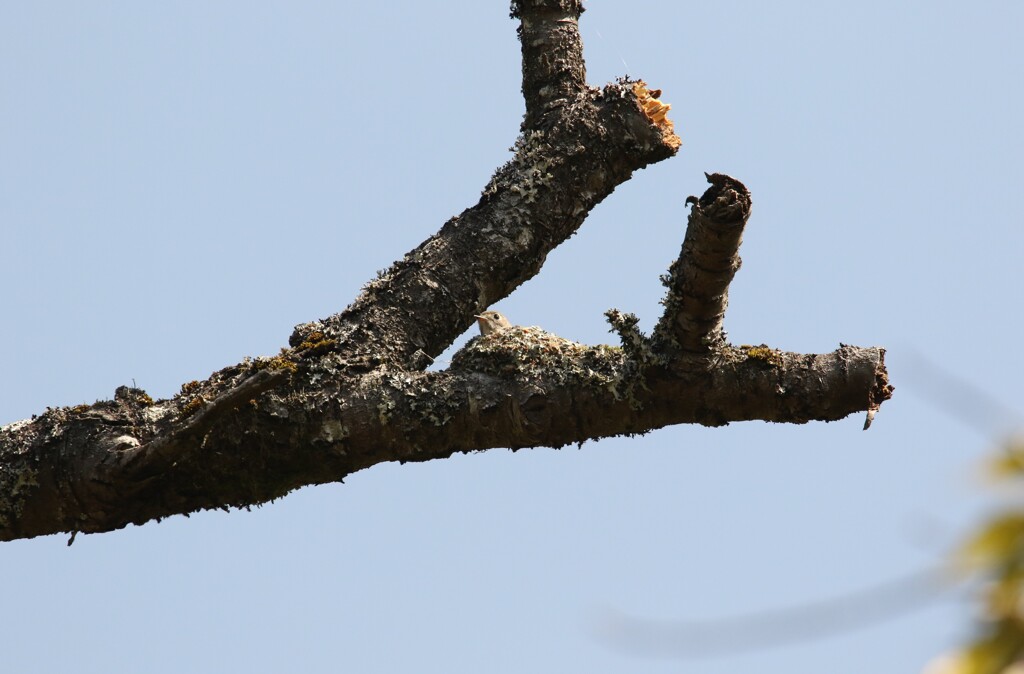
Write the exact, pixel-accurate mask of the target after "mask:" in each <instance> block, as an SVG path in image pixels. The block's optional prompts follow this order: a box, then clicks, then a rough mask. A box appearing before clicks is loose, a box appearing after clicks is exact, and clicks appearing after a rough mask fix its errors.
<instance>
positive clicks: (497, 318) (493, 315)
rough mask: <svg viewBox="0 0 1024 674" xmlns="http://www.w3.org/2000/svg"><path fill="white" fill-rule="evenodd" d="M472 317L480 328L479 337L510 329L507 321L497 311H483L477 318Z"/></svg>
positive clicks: (510, 325)
mask: <svg viewBox="0 0 1024 674" xmlns="http://www.w3.org/2000/svg"><path fill="white" fill-rule="evenodd" d="M474 316H475V318H476V322H477V325H479V326H480V334H481V335H489V334H491V333H492V332H497V331H498V330H504V329H505V328H511V327H512V324H511V323H510V322H509V320H508V319H507V318H505V317H504V316H502V315H501V314H499V313H498V312H497V311H485V312H484V313H482V314H480V315H479V316H476V315H474Z"/></svg>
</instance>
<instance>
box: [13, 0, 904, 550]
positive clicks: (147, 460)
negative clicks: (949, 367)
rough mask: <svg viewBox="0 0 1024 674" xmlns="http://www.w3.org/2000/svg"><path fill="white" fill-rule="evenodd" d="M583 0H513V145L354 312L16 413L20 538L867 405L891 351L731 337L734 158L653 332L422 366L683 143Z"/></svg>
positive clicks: (738, 217) (877, 400) (743, 197)
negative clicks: (583, 17) (167, 392)
mask: <svg viewBox="0 0 1024 674" xmlns="http://www.w3.org/2000/svg"><path fill="white" fill-rule="evenodd" d="M582 11H583V10H582V6H581V4H580V2H578V1H577V0H519V1H516V2H513V3H512V15H513V17H514V18H517V19H519V21H520V27H519V33H520V39H521V42H522V49H523V94H524V98H525V99H526V115H525V117H524V121H523V127H522V134H521V136H520V138H519V140H518V141H517V142H516V145H515V148H514V150H515V154H514V157H513V159H512V160H511V161H510V162H509V163H507V164H506V165H505V166H503V167H501V168H499V169H498V170H497V172H496V173H495V174H494V176H493V177H492V178H491V180H490V181H489V183H488V184H487V186H486V187H485V188H484V190H483V194H482V195H481V197H480V200H479V202H478V203H477V204H476V205H474V206H472V207H470V208H468V209H466V210H465V211H463V212H462V213H461V214H460V215H458V216H456V217H454V218H452V219H451V220H449V221H448V222H447V223H445V224H444V226H442V227H441V229H440V231H439V232H438V233H437V234H435V235H434V236H432V237H430V238H429V239H427V240H426V241H425V242H423V243H422V244H421V245H419V246H418V247H417V248H415V249H414V250H412V251H411V252H409V253H408V254H407V255H405V257H404V258H403V259H402V260H399V261H397V262H396V263H395V264H394V265H393V266H392V267H391V268H390V269H389V270H387V271H386V272H384V273H383V274H381V275H380V276H379V277H378V278H376V279H374V280H372V281H370V282H369V283H368V284H367V285H366V286H364V288H363V290H362V292H361V293H360V294H359V296H358V297H357V298H356V299H355V301H354V302H353V303H352V304H351V305H350V306H349V307H348V308H346V309H345V310H344V311H342V312H341V313H339V314H336V315H334V316H330V317H328V318H325V319H323V320H319V321H314V322H311V323H306V324H303V325H300V326H298V327H296V328H295V331H294V332H293V333H292V335H291V338H290V339H289V347H288V348H286V349H282V351H281V354H280V355H278V356H277V357H274V358H259V359H246V360H244V361H243V362H242V363H239V364H238V365H234V366H231V367H227V368H225V369H223V370H221V371H220V372H217V373H215V374H214V375H212V376H211V377H210V378H209V379H207V380H205V381H202V382H188V383H186V384H184V385H183V386H182V390H181V392H180V393H179V394H178V395H176V396H175V397H174V398H171V399H169V400H159V401H154V400H152V399H151V398H150V397H149V396H148V395H147V394H146V393H145V392H144V391H141V390H139V389H133V388H127V387H122V388H120V389H118V390H117V391H116V393H115V396H114V399H113V400H110V401H103V402H98V403H96V404H95V405H89V406H86V405H82V406H78V407H73V408H59V409H47V410H46V412H44V413H43V414H40V415H38V416H34V417H33V418H32V419H28V420H25V421H21V422H17V423H14V424H10V425H8V426H5V427H3V428H2V429H0V540H11V539H16V538H28V537H33V536H39V535H43V534H51V533H57V532H71V533H72V534H74V533H77V532H101V531H110V530H114V529H118V528H120V527H124V526H125V525H127V524H130V523H134V524H141V523H143V522H147V521H150V520H153V519H157V520H159V519H160V518H162V517H167V516H170V515H175V514H186V515H187V514H188V513H190V512H194V511H196V510H200V509H205V508H227V507H248V506H251V505H256V504H260V503H264V502H266V501H269V500H272V499H274V498H277V497H280V496H283V495H284V494H286V493H288V492H289V491H291V490H293V489H296V488H298V487H301V486H304V485H311V484H320V483H326V482H336V481H341V480H342V479H343V478H344V477H345V476H347V475H349V474H351V473H353V472H355V471H357V470H361V469H363V468H367V467H369V466H372V465H375V464H377V463H381V462H384V461H402V462H404V461H423V460H428V459H436V458H443V457H447V456H450V455H452V454H453V453H456V452H470V451H477V450H484V449H489V448H494V447H512V448H517V447H533V446H561V445H564V444H567V443H582V442H584V441H585V440H588V439H595V438H602V437H609V436H614V435H623V434H634V433H643V432H646V431H649V430H652V429H655V428H660V427H663V426H667V425H671V424H680V423H699V424H704V425H722V424H726V423H729V422H731V421H741V420H752V419H761V420H766V421H776V422H788V423H805V422H807V421H811V420H824V421H830V420H834V419H840V418H842V417H845V416H847V415H849V414H851V413H855V412H859V411H867V412H868V413H869V418H870V415H873V414H874V412H875V411H876V410H877V409H878V407H879V405H880V404H881V403H882V402H883V401H884V400H886V399H888V397H889V396H890V395H891V391H892V387H890V386H889V385H888V380H887V374H886V370H885V364H884V354H885V351H884V349H880V348H859V347H852V346H841V347H840V348H839V349H838V350H837V351H835V352H833V353H829V354H823V355H801V354H793V353H783V352H780V351H777V350H774V349H771V348H769V347H767V346H763V345H762V346H740V347H737V346H732V345H730V344H728V342H727V340H726V338H725V334H724V332H723V331H722V329H721V326H722V318H723V316H724V313H725V309H726V305H727V291H728V285H729V282H730V281H731V280H732V277H733V275H734V274H735V272H736V270H737V269H739V257H738V254H737V252H738V249H739V245H740V241H741V237H742V231H743V226H744V225H745V223H746V221H747V218H748V216H749V213H750V195H749V193H748V192H747V190H746V188H744V187H743V185H742V184H741V183H739V181H736V180H735V179H732V178H729V177H727V176H722V175H712V176H709V181H710V182H711V187H710V188H709V189H708V191H707V192H706V193H705V194H704V196H703V197H701V198H700V199H699V200H696V199H693V201H694V202H695V203H694V205H693V208H692V211H691V215H690V221H689V226H688V228H687V234H686V238H685V241H684V244H683V248H682V251H681V253H680V256H679V259H678V260H676V262H675V263H673V265H672V267H671V269H670V270H669V274H668V275H667V276H665V278H664V281H665V284H666V286H667V288H668V292H667V295H666V298H665V301H664V303H665V308H666V310H665V314H664V316H662V318H661V320H660V321H659V323H658V326H657V328H656V329H655V331H654V334H653V335H652V336H651V337H647V336H645V335H643V334H641V333H640V332H639V331H638V330H637V329H636V325H637V320H636V317H634V316H632V315H629V314H623V313H621V312H618V311H616V310H611V311H609V312H608V318H609V321H610V323H611V325H612V327H613V329H614V330H615V331H616V332H618V334H619V336H620V338H621V342H622V344H621V346H616V347H612V346H586V345H582V344H578V343H575V342H570V341H568V340H565V339H562V338H560V337H557V336H555V335H551V334H548V333H546V332H543V331H541V330H539V329H535V328H511V329H508V330H503V331H500V332H497V333H495V334H492V335H488V336H487V337H479V338H476V339H474V340H471V342H470V343H469V344H467V345H466V347H465V348H464V349H463V350H461V351H460V352H459V353H458V354H456V356H455V357H454V358H453V361H452V365H451V367H450V368H449V369H448V370H447V371H444V372H424V371H423V370H425V368H426V366H427V364H428V363H429V362H430V361H431V360H432V358H434V357H435V356H437V355H438V354H440V353H441V352H442V351H443V350H444V349H445V348H447V347H448V345H450V344H451V343H452V342H453V341H454V339H455V338H456V337H458V336H459V335H460V334H462V333H463V332H464V331H465V330H466V328H467V327H469V326H470V325H471V323H472V321H473V317H474V315H475V314H479V313H481V312H482V311H483V310H484V309H485V308H486V307H488V306H489V305H491V304H493V303H494V302H496V301H498V300H500V299H501V298H503V297H505V296H507V295H508V294H510V293H511V292H512V291H513V290H514V289H515V288H516V287H518V286H519V285H521V284H522V283H523V282H524V281H526V280H528V279H529V278H531V277H532V276H534V275H535V274H536V273H537V272H538V271H539V270H540V268H541V266H542V265H543V263H544V260H545V258H546V256H547V253H548V252H549V251H550V250H552V249H553V248H554V247H555V246H557V245H559V244H560V243H561V242H563V241H565V240H566V239H567V238H568V237H569V236H571V235H572V234H573V232H575V231H576V229H577V228H579V227H580V226H581V225H582V223H583V221H584V219H585V218H586V216H587V214H588V213H589V212H590V210H591V209H592V208H593V207H594V206H595V205H596V204H598V203H599V202H600V201H601V200H602V199H604V198H605V197H606V196H608V195H609V194H610V193H611V192H612V191H613V190H614V189H615V187H616V186H618V185H619V184H621V183H623V182H624V181H626V180H628V179H629V178H630V177H631V176H632V174H633V172H634V171H636V170H637V169H640V168H643V167H645V166H647V165H649V164H651V163H653V162H657V161H661V160H663V159H666V158H668V157H671V156H672V155H674V154H675V152H676V151H677V150H678V148H679V145H680V141H679V138H678V137H677V136H676V135H675V133H674V132H673V126H672V122H671V121H670V120H669V119H668V117H667V112H668V109H669V106H667V105H665V104H664V103H662V102H661V101H660V100H659V98H660V92H659V91H652V90H649V89H648V88H647V87H646V86H645V85H644V84H643V83H642V82H636V81H629V80H622V81H619V82H617V83H614V84H610V85H608V86H605V87H604V88H603V89H597V88H592V87H588V86H587V85H586V83H585V67H584V63H583V57H582V43H581V41H580V36H579V31H578V25H577V22H578V19H579V15H580V13H581V12H582Z"/></svg>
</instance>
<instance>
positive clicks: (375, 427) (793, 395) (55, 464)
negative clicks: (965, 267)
mask: <svg viewBox="0 0 1024 674" xmlns="http://www.w3.org/2000/svg"><path fill="white" fill-rule="evenodd" d="M701 362H702V363H704V364H705V366H706V373H705V376H700V377H694V376H691V375H680V374H677V373H676V372H674V371H673V370H671V369H667V368H663V367H647V368H643V367H639V366H638V364H637V363H636V362H634V361H633V360H631V359H630V357H629V355H628V353H627V352H626V351H625V350H623V349H618V348H612V347H607V346H598V347H588V346H585V345H582V344H577V343H575V342H570V341H568V340H564V339H561V338H559V337H556V336H554V335H550V334H548V333H545V332H543V331H540V330H538V329H534V328H513V329H511V330H506V331H502V332H499V333H496V334H494V335H489V336H488V337H481V338H477V339H475V340H473V341H472V342H471V343H470V344H469V345H467V347H466V348H465V349H463V350H462V351H460V352H459V353H458V354H456V356H455V358H454V359H453V362H452V367H451V369H450V370H449V371H446V372H426V373H422V372H421V373H409V372H387V371H377V372H373V373H369V374H366V375H362V376H361V377H359V378H357V379H355V380H348V381H345V380H339V379H333V380H332V379H327V380H326V381H325V379H324V378H323V375H324V368H323V366H322V365H320V364H316V365H311V366H308V367H301V368H299V369H298V370H297V371H296V372H294V373H292V374H291V377H292V382H291V384H292V385H291V386H289V387H288V388H289V389H290V392H289V393H288V394H287V396H282V395H280V394H278V393H274V392H271V393H268V394H267V395H264V396H262V397H261V398H260V399H259V400H258V401H252V402H242V401H239V404H238V405H237V406H236V407H234V408H232V409H231V410H230V411H227V410H224V412H223V414H221V415H220V418H219V422H218V423H217V424H216V425H215V426H212V427H210V428H209V429H207V431H206V432H205V433H204V434H203V436H202V438H201V439H198V440H195V441H194V442H192V443H191V445H190V446H186V445H185V444H180V445H176V446H177V447H178V448H179V450H180V452H179V453H178V454H177V455H176V457H175V460H174V461H171V462H168V461H167V458H168V457H167V455H166V452H163V451H160V452H156V453H155V454H154V452H153V451H152V450H150V449H147V446H151V445H153V444H154V443H153V442H152V441H151V442H150V443H148V444H141V445H140V444H139V440H138V439H139V438H143V439H145V438H163V437H167V433H168V432H167V431H166V430H163V429H164V428H165V426H166V425H167V424H169V423H170V424H172V425H173V423H174V422H173V418H174V415H175V409H176V405H175V402H176V401H165V402H162V403H157V404H153V405H149V406H146V405H143V404H141V403H140V402H139V400H138V399H137V398H138V397H140V393H139V392H137V391H135V390H131V389H127V390H125V392H123V393H119V396H118V397H117V398H116V399H115V401H113V402H111V403H101V404H98V405H96V406H93V407H92V408H89V409H87V410H73V409H66V408H65V409H56V410H49V411H48V412H47V413H46V414H44V415H42V416H41V417H39V418H38V419H36V420H34V421H33V422H31V423H23V424H21V425H15V427H13V428H11V427H7V428H5V429H4V433H3V434H2V435H0V440H2V443H3V444H2V446H0V452H2V453H3V455H4V456H7V457H8V461H7V462H6V463H5V470H9V469H11V468H16V469H17V470H18V472H19V473H20V475H21V479H20V481H19V482H17V483H15V484H10V483H8V484H6V485H4V486H5V487H6V488H5V490H4V491H3V492H2V493H4V494H9V495H10V496H9V497H5V498H3V499H0V539H11V538H22V537H31V536H37V535H42V534H49V533H56V532H60V531H83V532H98V531H109V530H112V529H117V528H120V527H123V526H125V525H127V524H129V523H136V524H141V523H143V522H146V521H148V520H151V519H159V518H162V517H167V516H170V515H173V514H178V513H186V514H187V513H189V512H193V511H196V510H199V509H204V508H218V507H225V506H229V505H231V506H237V507H247V506H250V505H255V504H259V503H264V502H266V501H269V500H271V499H274V498H277V497H280V496H283V495H284V494H286V493H287V492H289V491H291V490H292V489H296V488H298V487H301V486H304V485H309V484H321V483H327V482H337V481H341V480H342V479H343V478H345V477H346V476H347V475H350V474H351V473H353V472H355V471H357V470H361V469H363V468H367V467H369V466H372V465H375V464H377V463H381V462H385V461H403V462H404V461H425V460H428V459H436V458H443V457H447V456H450V455H452V454H454V453H457V452H470V451H476V450H483V449H489V448H493V447H513V448H517V447H536V446H541V445H544V446H555V447H558V446H562V445H565V444H568V443H582V442H583V441H585V440H588V439H598V438H602V437H609V436H614V435H624V434H636V433H644V432H647V431H650V430H653V429H656V428H661V427H664V426H668V425H672V424H680V423H699V424H704V425H710V426H718V425H722V424H726V423H729V422H731V421H746V420H753V419H761V420H765V421H785V422H790V423H804V422H807V421H810V420H823V421H832V420H836V419H841V418H843V417H845V416H847V415H849V414H851V413H853V412H857V411H861V410H864V409H866V408H867V407H869V406H870V405H872V404H874V402H875V401H873V400H872V399H871V397H870V396H872V395H875V394H876V392H879V391H882V392H884V393H883V394H882V395H883V397H887V395H888V388H887V386H888V385H887V382H886V375H885V367H884V350H882V349H860V348H855V347H842V348H840V349H839V350H837V351H835V352H833V353H830V354H824V355H801V354H793V353H782V352H777V351H772V350H770V349H763V348H747V349H735V348H731V347H730V348H727V349H724V350H722V351H720V352H718V353H717V354H716V360H715V362H714V363H713V364H708V363H707V361H703V360H702V361H701ZM708 366H710V367H708ZM219 374H221V376H224V377H231V376H237V375H238V373H234V372H232V371H230V370H229V371H225V372H224V373H219ZM216 378H217V377H215V379H216ZM248 380H249V378H247V379H245V380H244V381H248ZM737 392H740V393H739V394H738V393H737ZM177 402H179V403H180V400H179V401H177ZM878 402H881V401H880V400H879V401H878ZM107 430H109V431H110V432H109V433H107V432H106V431H107ZM114 433H117V435H114ZM172 437H173V432H172ZM16 444H20V445H21V446H23V447H25V446H28V447H32V448H33V449H34V451H33V453H31V454H25V453H18V452H17V451H16V449H15V446H16ZM12 456H16V457H17V458H18V460H19V461H18V462H17V464H15V463H12V462H11V461H10V458H11V457H12ZM147 459H152V460H153V461H154V462H153V463H147ZM142 466H147V468H148V469H146V470H143V469H142ZM153 468H155V470H153Z"/></svg>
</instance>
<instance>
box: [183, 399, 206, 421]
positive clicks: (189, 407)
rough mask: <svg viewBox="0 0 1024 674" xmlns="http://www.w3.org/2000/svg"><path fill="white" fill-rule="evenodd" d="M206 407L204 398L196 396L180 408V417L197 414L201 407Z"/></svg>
mask: <svg viewBox="0 0 1024 674" xmlns="http://www.w3.org/2000/svg"><path fill="white" fill-rule="evenodd" d="M204 405H206V398H204V397H203V396H196V397H195V398H193V399H192V400H189V401H188V402H187V403H185V405H184V406H183V407H182V408H181V416H182V417H188V416H191V415H193V414H195V413H196V412H198V411H199V410H200V409H202V407H203V406H204Z"/></svg>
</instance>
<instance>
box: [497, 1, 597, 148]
mask: <svg viewBox="0 0 1024 674" xmlns="http://www.w3.org/2000/svg"><path fill="white" fill-rule="evenodd" d="M582 13H583V3H582V2H581V0H514V1H513V2H512V11H511V14H510V15H511V16H512V18H514V19H519V29H518V33H519V41H520V43H521V45H522V53H523V98H524V99H525V101H526V116H525V117H524V118H523V129H524V130H526V129H535V128H538V126H539V124H540V120H541V118H542V117H543V116H544V114H545V113H547V112H548V111H549V110H552V109H556V108H559V107H561V106H563V105H565V103H566V102H567V101H569V100H571V99H573V98H575V97H576V96H578V95H579V94H580V93H581V92H583V91H584V90H585V89H586V85H587V69H586V64H585V63H584V61H583V40H582V38H581V37H580V30H579V17H580V14H582Z"/></svg>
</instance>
